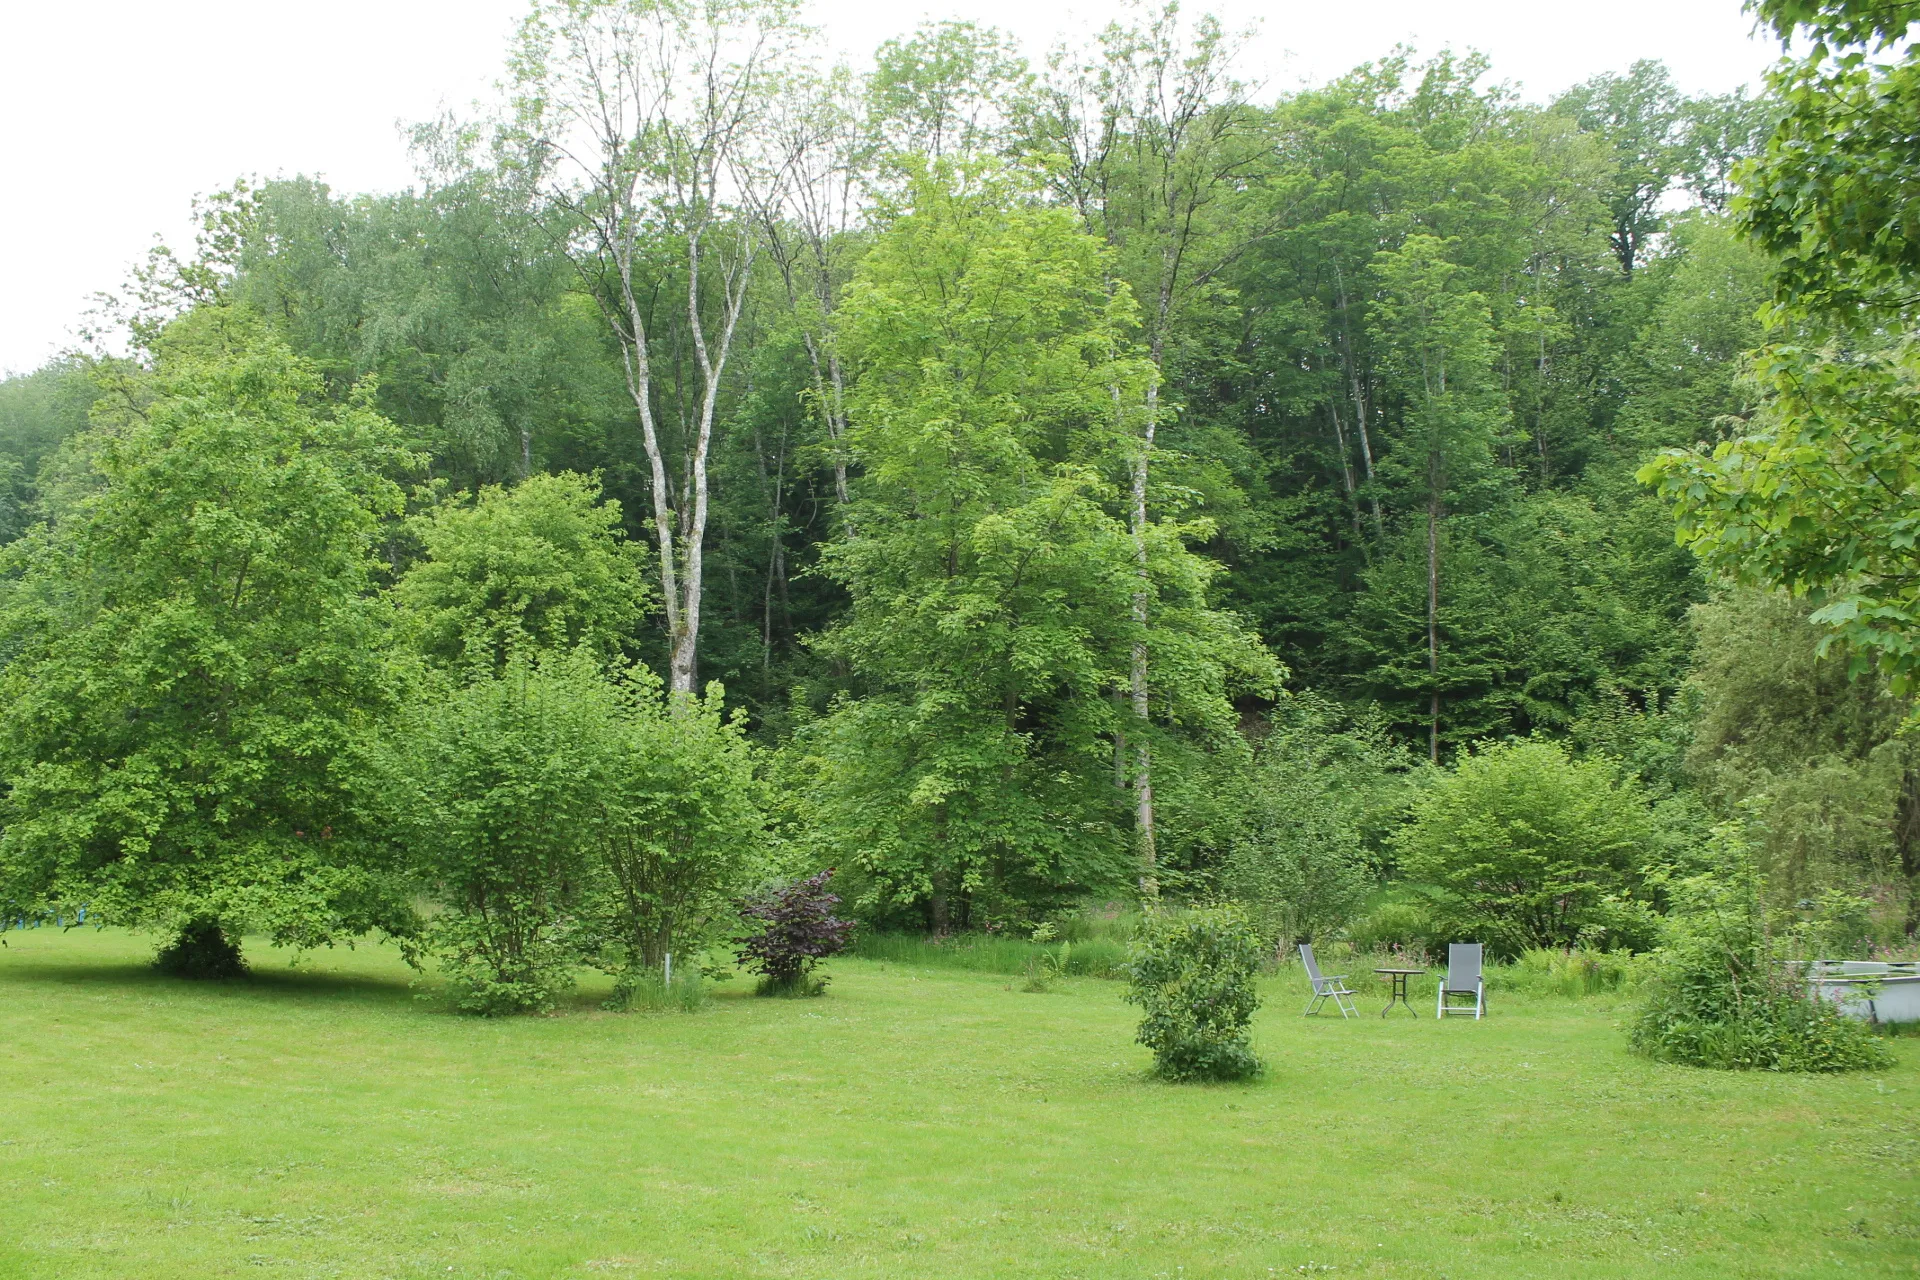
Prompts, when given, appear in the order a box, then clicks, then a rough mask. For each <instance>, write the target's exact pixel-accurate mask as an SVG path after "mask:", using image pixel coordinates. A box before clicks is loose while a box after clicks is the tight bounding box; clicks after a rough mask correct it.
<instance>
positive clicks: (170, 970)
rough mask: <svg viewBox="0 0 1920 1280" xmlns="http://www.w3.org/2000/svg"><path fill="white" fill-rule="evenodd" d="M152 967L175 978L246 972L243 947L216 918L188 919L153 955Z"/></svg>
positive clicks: (242, 975)
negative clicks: (241, 952) (241, 950)
mask: <svg viewBox="0 0 1920 1280" xmlns="http://www.w3.org/2000/svg"><path fill="white" fill-rule="evenodd" d="M153 967H154V968H156V969H158V970H159V971H160V972H162V973H165V974H171V975H172V976H173V977H176V978H239V977H244V976H245V975H246V972H247V962H246V961H245V960H243V959H241V957H240V948H239V946H238V945H237V944H235V942H234V941H233V939H232V938H230V937H228V936H227V933H226V930H224V929H222V928H221V927H220V922H219V921H217V920H189V921H187V922H186V923H185V924H184V925H182V926H181V927H180V931H179V932H178V933H176V934H174V936H173V937H172V938H171V939H170V940H169V941H168V942H167V944H166V945H165V946H164V947H161V948H160V951H159V953H158V954H156V955H155V956H154V957H153Z"/></svg>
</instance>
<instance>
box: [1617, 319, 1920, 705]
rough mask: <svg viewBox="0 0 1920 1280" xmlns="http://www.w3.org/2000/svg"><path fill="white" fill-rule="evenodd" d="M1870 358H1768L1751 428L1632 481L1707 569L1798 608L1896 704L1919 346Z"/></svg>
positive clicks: (1919, 407) (1914, 519)
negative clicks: (1808, 607)
mask: <svg viewBox="0 0 1920 1280" xmlns="http://www.w3.org/2000/svg"><path fill="white" fill-rule="evenodd" d="M1874 347H1875V348H1877V349H1870V350H1867V351H1853V352H1839V351H1831V350H1827V349H1816V348H1812V347H1808V346H1803V345H1797V344H1793V343H1779V344H1775V345H1773V346H1769V347H1768V348H1766V349H1765V351H1764V352H1763V353H1762V355H1761V357H1760V362H1759V366H1758V373H1759V375H1760V378H1761V380H1762V382H1763V385H1764V387H1765V392H1766V400H1765V403H1764V405H1763V407H1762V408H1761V410H1760V412H1759V413H1758V415H1757V416H1756V418H1755V420H1754V422H1753V423H1752V425H1751V427H1750V428H1749V429H1748V430H1746V431H1744V432H1742V433H1741V434H1740V435H1738V436H1737V437H1734V438H1732V439H1728V440H1724V441H1722V442H1721V443H1720V444H1718V445H1716V446H1715V447H1714V448H1713V450H1712V451H1711V453H1707V452H1701V451H1693V452H1682V451H1678V450H1675V451H1669V452H1667V453H1664V454H1662V455H1661V456H1660V457H1659V458H1657V459H1655V460H1654V461H1653V462H1651V463H1649V464H1648V465H1647V466H1646V467H1645V468H1644V469H1643V470H1642V471H1641V473H1640V474H1641V478H1642V479H1643V480H1645V481H1647V482H1648V483H1650V484H1653V485H1655V486H1657V488H1658V490H1659V492H1660V494H1661V496H1662V497H1664V498H1666V499H1667V500H1668V501H1669V502H1671V503H1672V504H1673V508H1674V511H1675V514H1676V516H1677V518H1678V521H1679V537H1680V540H1681V541H1682V542H1683V543H1685V544H1686V545H1688V546H1690V547H1691V548H1692V549H1693V551H1694V553H1695V554H1696V555H1698V556H1699V557H1700V559H1701V560H1702V561H1703V562H1704V563H1705V564H1706V566H1707V567H1708V568H1709V569H1710V570H1712V571H1714V572H1716V573H1719V574H1722V575H1724V576H1726V577H1728V578H1731V579H1733V580H1734V581H1736V582H1739V583H1741V584H1743V585H1749V586H1759V587H1783V588H1785V589H1787V590H1789V591H1792V592H1793V593H1795V594H1796V595H1805V596H1808V597H1809V598H1811V599H1812V600H1813V601H1814V603H1815V604H1816V605H1818V606H1819V608H1818V610H1817V611H1816V612H1815V613H1814V615H1813V620H1814V621H1815V622H1816V623H1820V624H1822V625H1823V626H1824V627H1825V628H1826V629H1827V634H1826V636H1825V637H1824V638H1823V639H1822V642H1821V644H1822V648H1823V649H1825V648H1827V647H1829V646H1831V645H1832V644H1834V643H1835V642H1836V641H1837V642H1841V643H1842V644H1843V645H1844V651H1845V652H1847V653H1848V654H1849V655H1850V662H1851V664H1852V666H1853V668H1854V669H1855V671H1857V672H1864V671H1866V670H1869V669H1872V668H1874V667H1878V669H1879V670H1880V671H1882V672H1884V673H1885V674H1886V675H1887V676H1888V677H1889V678H1890V679H1891V680H1892V682H1893V687H1894V690H1895V692H1896V693H1901V694H1905V693H1909V692H1912V691H1913V690H1914V689H1915V687H1916V684H1915V677H1916V673H1920V586H1916V580H1915V579H1914V577H1913V575H1912V574H1911V572H1910V565H1911V561H1912V557H1913V551H1914V548H1915V546H1916V545H1917V543H1920V499H1916V498H1915V494H1916V493H1920V395H1916V392H1915V390H1914V383H1915V379H1916V377H1917V376H1920V346H1916V345H1915V344H1913V343H1911V342H1907V341H1904V340H1903V341H1900V342H1898V343H1895V344H1894V345H1892V346H1891V347H1890V348H1889V347H1884V346H1882V345H1881V344H1879V343H1878V342H1876V343H1875V344H1874Z"/></svg>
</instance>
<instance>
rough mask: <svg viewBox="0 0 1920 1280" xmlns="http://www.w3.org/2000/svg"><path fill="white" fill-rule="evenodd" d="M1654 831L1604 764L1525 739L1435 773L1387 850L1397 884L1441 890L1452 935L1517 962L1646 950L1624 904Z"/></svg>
mask: <svg viewBox="0 0 1920 1280" xmlns="http://www.w3.org/2000/svg"><path fill="white" fill-rule="evenodd" d="M1651 833H1652V826H1651V815H1650V814H1649V812H1648V809H1647V805H1646V801H1645V799H1644V798H1643V797H1642V796H1641V795H1640V794H1639V792H1638V789H1637V788H1636V787H1635V786H1634V785H1633V784H1632V783H1620V782H1616V780H1615V776H1614V771H1613V769H1612V768H1611V767H1610V765H1609V764H1608V762H1606V761H1604V760H1590V761H1580V762H1575V761H1572V760H1569V759H1568V758H1567V755H1566V752H1565V750H1564V749H1563V748H1561V747H1560V746H1558V745H1557V744H1554V743H1550V742H1541V741H1523V742H1510V743H1505V744H1501V745H1496V746H1490V747H1486V748H1483V749H1482V750H1480V751H1478V752H1475V753H1474V754H1472V755H1470V756H1466V757H1464V758H1462V759H1461V761H1460V763H1459V765H1458V766H1457V767H1456V768H1455V770H1454V771H1453V772H1452V773H1450V774H1443V775H1441V777H1440V778H1439V779H1438V780H1437V781H1436V782H1435V784H1434V785H1433V787H1432V788H1431V789H1430V790H1429V791H1428V792H1427V793H1426V794H1425V795H1423V796H1422V797H1421V798H1420V799H1419V800H1418V801H1417V802H1416V803H1415V804H1414V807H1413V822H1412V823H1411V825H1409V826H1408V827H1406V828H1405V829H1404V830H1402V831H1401V832H1400V833H1399V835H1398V836H1397V837H1396V838H1395V840H1394V846H1395V848H1396V850H1397V852H1398V854H1399V860H1400V870H1401V872H1402V874H1403V875H1405V876H1406V877H1407V878H1408V879H1410V880H1413V881H1415V882H1416V883H1425V884H1429V885H1433V886H1435V887H1437V888H1438V889H1440V890H1441V891H1442V893H1443V895H1444V900H1443V903H1442V907H1443V910H1444V911H1445V912H1446V913H1447V914H1448V915H1450V916H1451V918H1450V919H1448V920H1446V921H1445V927H1447V928H1448V929H1450V930H1451V931H1452V932H1451V933H1450V934H1449V936H1450V937H1451V938H1453V939H1455V940H1460V941H1467V940H1471V941H1481V942H1485V943H1487V945H1488V946H1489V947H1490V948H1491V949H1493V950H1494V951H1495V952H1496V953H1498V954H1504V955H1517V954H1518V953H1519V952H1521V951H1524V950H1526V949H1528V948H1531V947H1560V948H1565V947H1570V946H1574V945H1576V944H1580V945H1595V944H1600V945H1614V944H1618V943H1621V942H1626V943H1629V944H1630V943H1633V942H1635V941H1642V942H1644V941H1647V939H1646V938H1645V937H1644V936H1642V935H1644V933H1645V930H1646V929H1647V927H1648V922H1649V919H1650V917H1649V915H1648V911H1647V906H1646V904H1644V903H1643V904H1640V905H1639V906H1638V907H1636V906H1635V904H1634V903H1633V902H1632V900H1631V895H1632V893H1633V892H1634V891H1635V890H1636V888H1637V887H1638V883H1639V879H1640V872H1641V866H1640V861H1641V858H1642V857H1643V856H1644V852H1645V850H1646V848H1647V846H1648V845H1649V843H1650V838H1651Z"/></svg>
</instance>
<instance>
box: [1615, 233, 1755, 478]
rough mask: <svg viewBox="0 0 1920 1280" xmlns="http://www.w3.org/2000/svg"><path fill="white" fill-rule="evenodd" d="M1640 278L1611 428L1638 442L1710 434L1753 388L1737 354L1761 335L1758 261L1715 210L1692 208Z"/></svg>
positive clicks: (1671, 442)
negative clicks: (1616, 425) (1624, 391)
mask: <svg viewBox="0 0 1920 1280" xmlns="http://www.w3.org/2000/svg"><path fill="white" fill-rule="evenodd" d="M1641 277H1642V278H1641V281H1640V283H1641V285H1642V286H1643V287H1645V288H1647V289H1648V290H1649V291H1653V292H1655V300H1654V303H1653V306H1652V308H1651V312H1650V314H1649V315H1648V318H1647V320H1646V323H1645V324H1644V325H1643V326H1642V328H1641V329H1640V332H1639V334H1638V335H1637V336H1636V337H1635V339H1634V344H1633V350H1632V352H1631V354H1630V356H1629V357H1628V361H1627V367H1626V378H1627V381H1628V385H1629V388H1630V390H1629V394H1628V397H1627V399H1626V401H1625V402H1624V403H1622V404H1621V406H1620V429H1621V430H1622V431H1623V432H1626V433H1628V434H1630V435H1631V436H1632V437H1633V439H1634V440H1635V442H1636V443H1637V444H1638V445H1639V446H1640V447H1641V448H1643V449H1652V448H1657V447H1673V446H1684V445H1689V444H1692V443H1693V442H1694V441H1696V440H1706V439H1711V438H1713V437H1714V436H1715V435H1716V434H1717V433H1718V432H1719V431H1720V430H1722V427H1721V426H1720V424H1719V419H1721V418H1722V417H1725V416H1735V417H1741V418H1744V417H1745V416H1746V415H1747V414H1749V413H1750V412H1752V409H1753V407H1754V402H1755V401H1756V400H1757V398H1758V395H1759V391H1760V388H1759V387H1758V386H1756V385H1754V384H1753V382H1752V380H1751V379H1750V378H1749V377H1748V376H1747V373H1748V369H1747V361H1746V354H1747V352H1749V351H1751V350H1752V349H1753V348H1755V347H1757V346H1759V345H1760V342H1761V340H1762V337H1763V336H1764V331H1763V329H1762V327H1761V324H1760V319H1759V315H1758V312H1759V310H1760V306H1761V304H1762V303H1763V302H1765V301H1766V299H1767V260H1766V258H1765V257H1764V256H1763V255H1761V254H1760V253H1759V252H1757V251H1756V250H1755V249H1754V248H1753V247H1752V246H1751V245H1749V244H1747V243H1745V242H1744V241H1742V240H1740V239H1738V238H1737V237H1736V236H1735V234H1734V231H1733V228H1732V227H1731V226H1730V225H1728V224H1727V222H1726V220H1725V219H1723V218H1714V217H1705V216H1699V217H1693V218H1688V219H1685V220H1682V221H1679V222H1678V223H1677V224H1676V225H1675V226H1674V227H1673V228H1672V229H1671V231H1669V232H1668V241H1667V251H1666V252H1665V253H1663V254H1662V255H1661V256H1660V257H1658V258H1656V259H1654V260H1653V261H1652V262H1651V263H1649V264H1648V265H1647V267H1646V268H1645V269H1644V270H1643V271H1642V273H1641Z"/></svg>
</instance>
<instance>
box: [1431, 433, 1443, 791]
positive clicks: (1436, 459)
mask: <svg viewBox="0 0 1920 1280" xmlns="http://www.w3.org/2000/svg"><path fill="white" fill-rule="evenodd" d="M1442 514H1443V513H1442V511H1441V509H1440V455H1439V453H1438V452H1437V451H1436V452H1430V453H1428V454H1427V679H1428V681H1429V682H1430V684H1429V688H1430V691H1431V694H1432V703H1431V706H1430V707H1429V715H1430V719H1429V722H1428V727H1427V758H1428V759H1429V760H1431V761H1432V762H1433V763H1434V764H1439V763H1440V518H1441V515H1442Z"/></svg>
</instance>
